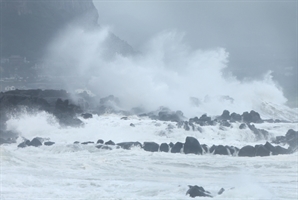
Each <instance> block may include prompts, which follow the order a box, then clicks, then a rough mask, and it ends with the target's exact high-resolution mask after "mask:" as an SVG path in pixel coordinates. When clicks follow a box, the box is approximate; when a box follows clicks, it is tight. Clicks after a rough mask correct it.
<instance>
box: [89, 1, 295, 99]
mask: <svg viewBox="0 0 298 200" xmlns="http://www.w3.org/2000/svg"><path fill="white" fill-rule="evenodd" d="M94 4H95V6H96V7H97V9H98V12H99V24H100V25H108V26H110V27H111V28H112V31H113V32H114V33H115V34H116V35H117V36H119V37H120V38H121V39H123V40H126V41H127V42H128V43H129V44H131V45H132V46H133V47H134V48H135V49H138V48H140V46H141V45H142V44H143V43H144V42H145V41H147V40H149V39H150V38H152V37H153V36H154V35H156V34H158V33H159V32H161V31H164V30H177V31H179V32H184V33H185V42H186V43H187V44H188V45H190V46H191V47H192V48H199V49H210V48H214V47H224V48H225V49H226V50H227V51H228V52H229V53H230V59H229V61H230V63H229V67H228V69H229V70H230V71H232V72H233V74H235V75H236V76H237V77H239V78H247V77H248V78H250V77H254V78H259V77H260V76H261V75H263V73H265V72H266V71H268V70H272V71H274V73H273V76H274V79H275V80H277V81H278V82H279V83H280V84H281V86H282V87H283V88H284V91H285V94H286V96H287V97H290V98H293V97H297V77H298V76H297V12H298V11H297V9H298V6H297V4H298V3H297V0H292V1H286V0H283V1H262V0H254V1H220V0H219V1H212V0H210V1H204V0H203V1H202V0H201V1H199V0H197V1H119V0H118V1H112V0H111V1H98V0H94Z"/></svg>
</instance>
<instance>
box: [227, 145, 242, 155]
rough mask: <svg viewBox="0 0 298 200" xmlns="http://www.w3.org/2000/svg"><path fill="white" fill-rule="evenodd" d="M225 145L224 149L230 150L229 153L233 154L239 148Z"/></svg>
mask: <svg viewBox="0 0 298 200" xmlns="http://www.w3.org/2000/svg"><path fill="white" fill-rule="evenodd" d="M225 147H226V149H227V150H228V151H230V154H231V155H235V154H236V152H238V151H239V149H238V148H237V147H234V146H225Z"/></svg>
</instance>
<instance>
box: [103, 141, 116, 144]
mask: <svg viewBox="0 0 298 200" xmlns="http://www.w3.org/2000/svg"><path fill="white" fill-rule="evenodd" d="M105 145H115V142H113V141H112V140H109V141H107V142H105Z"/></svg>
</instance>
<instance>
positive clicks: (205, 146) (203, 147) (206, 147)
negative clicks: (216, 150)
mask: <svg viewBox="0 0 298 200" xmlns="http://www.w3.org/2000/svg"><path fill="white" fill-rule="evenodd" d="M201 148H202V154H203V153H208V146H207V145H206V144H201Z"/></svg>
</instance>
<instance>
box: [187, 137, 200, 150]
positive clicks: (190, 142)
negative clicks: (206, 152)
mask: <svg viewBox="0 0 298 200" xmlns="http://www.w3.org/2000/svg"><path fill="white" fill-rule="evenodd" d="M183 150H184V153H185V154H189V153H192V154H202V148H201V145H200V142H199V141H198V140H197V139H196V138H194V137H186V139H185V143H184V149H183Z"/></svg>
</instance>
